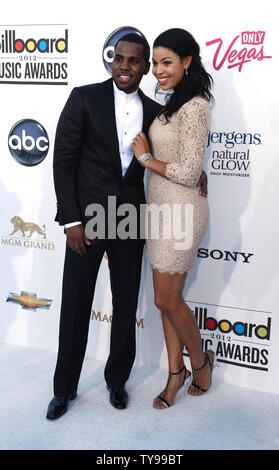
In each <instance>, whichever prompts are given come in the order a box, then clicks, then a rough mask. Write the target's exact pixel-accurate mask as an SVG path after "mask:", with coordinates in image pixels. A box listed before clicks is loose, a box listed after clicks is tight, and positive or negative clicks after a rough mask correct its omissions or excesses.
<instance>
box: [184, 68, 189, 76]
mask: <svg viewBox="0 0 279 470" xmlns="http://www.w3.org/2000/svg"><path fill="white" fill-rule="evenodd" d="M184 74H185V77H187V76H188V69H185V71H184Z"/></svg>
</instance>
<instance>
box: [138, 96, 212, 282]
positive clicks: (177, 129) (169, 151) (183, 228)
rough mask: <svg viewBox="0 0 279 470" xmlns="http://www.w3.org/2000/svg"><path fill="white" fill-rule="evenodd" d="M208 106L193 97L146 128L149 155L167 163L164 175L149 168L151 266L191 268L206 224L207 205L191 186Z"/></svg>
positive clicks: (197, 170) (198, 163)
mask: <svg viewBox="0 0 279 470" xmlns="http://www.w3.org/2000/svg"><path fill="white" fill-rule="evenodd" d="M210 120H211V111H210V105H209V102H208V101H207V100H205V99H204V98H201V97H195V98H192V99H191V100H190V101H188V102H187V103H185V104H184V105H183V106H182V107H181V108H180V109H179V110H178V111H177V112H176V113H174V114H173V115H172V116H171V118H169V121H170V122H168V123H167V124H165V122H166V120H165V117H164V115H162V116H160V117H157V118H156V119H155V120H154V122H153V123H152V125H151V127H150V129H149V140H150V143H151V153H152V155H153V156H154V157H155V158H156V159H158V160H161V161H163V162H168V164H167V166H166V175H165V177H163V176H160V175H158V174H156V173H155V172H150V176H149V180H148V191H147V216H146V253H147V257H148V259H149V261H150V263H151V265H152V268H153V269H157V270H159V271H160V272H162V273H169V274H174V273H184V272H186V271H189V270H190V269H191V268H193V267H194V265H195V263H196V258H197V250H198V248H199V245H200V243H201V241H202V239H203V237H204V235H205V233H206V231H207V229H208V225H209V206H208V201H207V199H206V198H204V197H202V196H200V195H199V188H197V187H196V184H197V182H198V181H199V178H200V175H201V172H202V169H203V165H204V155H205V148H206V141H207V136H208V132H209V130H210Z"/></svg>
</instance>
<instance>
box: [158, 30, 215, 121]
mask: <svg viewBox="0 0 279 470" xmlns="http://www.w3.org/2000/svg"><path fill="white" fill-rule="evenodd" d="M155 47H166V48H167V49H171V50H172V51H173V52H175V53H176V54H177V55H178V56H179V57H180V59H181V60H183V59H184V58H185V57H188V56H192V61H191V64H190V66H189V68H188V75H185V76H184V77H183V78H182V80H181V81H180V82H179V83H178V85H176V87H175V88H174V89H173V93H172V94H171V95H170V96H169V97H168V98H167V103H166V105H165V106H164V108H163V110H162V111H161V112H160V113H159V115H162V114H164V116H165V118H166V121H167V122H168V121H169V120H168V118H169V117H171V116H172V114H173V113H175V112H176V111H178V110H179V108H180V107H181V106H182V105H183V104H185V103H187V101H189V100H190V99H191V98H194V96H197V95H200V96H203V97H205V98H207V99H208V100H209V101H210V102H213V101H214V99H213V96H212V94H211V93H210V89H211V88H212V85H213V80H212V77H211V75H209V73H207V72H206V70H205V68H204V66H203V64H202V62H201V58H200V47H199V45H198V43H197V42H196V41H195V39H194V37H193V36H192V35H191V34H190V33H188V31H185V30H184V29H180V28H172V29H168V30H167V31H164V32H163V33H162V34H160V35H159V36H158V37H157V39H155V41H154V44H153V48H155Z"/></svg>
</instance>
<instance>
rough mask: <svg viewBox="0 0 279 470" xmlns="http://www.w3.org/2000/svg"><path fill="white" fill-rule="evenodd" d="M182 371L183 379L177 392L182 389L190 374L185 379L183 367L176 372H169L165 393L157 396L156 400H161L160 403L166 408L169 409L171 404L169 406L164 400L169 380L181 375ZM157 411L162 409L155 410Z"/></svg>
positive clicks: (185, 371)
mask: <svg viewBox="0 0 279 470" xmlns="http://www.w3.org/2000/svg"><path fill="white" fill-rule="evenodd" d="M183 371H184V378H183V382H182V384H181V385H180V386H179V387H178V389H177V391H178V390H179V389H180V388H181V387H183V385H184V384H185V381H186V380H188V379H189V377H190V376H191V372H190V371H188V372H190V374H189V375H188V377H186V373H187V369H186V367H185V366H183V367H182V369H180V370H179V371H178V372H169V378H168V382H167V385H166V388H165V391H164V394H163V395H158V396H157V398H159V400H161V402H162V403H163V404H164V405H165V407H166V408H169V407H170V406H172V405H173V404H170V403H169V402H168V401H167V400H166V394H167V391H168V386H169V384H170V380H171V378H172V376H173V375H179V374H181V372H183ZM157 409H163V408H157Z"/></svg>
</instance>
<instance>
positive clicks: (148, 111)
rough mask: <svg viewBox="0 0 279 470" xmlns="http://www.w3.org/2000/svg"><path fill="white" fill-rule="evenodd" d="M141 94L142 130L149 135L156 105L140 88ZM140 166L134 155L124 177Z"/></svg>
mask: <svg viewBox="0 0 279 470" xmlns="http://www.w3.org/2000/svg"><path fill="white" fill-rule="evenodd" d="M139 96H140V99H141V101H142V108H143V122H142V132H143V133H144V134H145V135H146V136H147V134H148V130H149V127H150V125H151V124H152V122H153V120H154V106H152V105H151V104H150V103H152V102H151V101H150V100H148V99H147V98H146V96H145V94H144V93H143V92H142V91H141V90H140V89H139ZM138 166H139V162H138V160H137V159H136V157H135V156H133V158H132V161H131V163H130V165H129V167H128V169H127V171H126V173H125V175H124V178H126V177H127V176H128V175H129V173H130V172H131V171H133V169H135V168H137V167H138Z"/></svg>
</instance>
